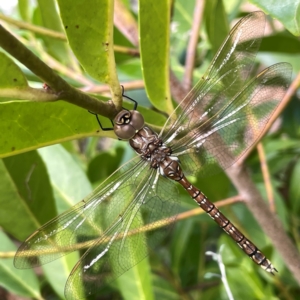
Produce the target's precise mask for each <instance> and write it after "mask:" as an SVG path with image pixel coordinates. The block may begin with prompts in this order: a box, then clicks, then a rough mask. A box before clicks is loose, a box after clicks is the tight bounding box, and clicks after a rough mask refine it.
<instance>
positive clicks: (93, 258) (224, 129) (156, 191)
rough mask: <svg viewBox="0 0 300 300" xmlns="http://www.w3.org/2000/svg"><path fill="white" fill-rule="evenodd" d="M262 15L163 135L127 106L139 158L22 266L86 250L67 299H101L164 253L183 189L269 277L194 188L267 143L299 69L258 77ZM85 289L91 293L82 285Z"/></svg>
mask: <svg viewBox="0 0 300 300" xmlns="http://www.w3.org/2000/svg"><path fill="white" fill-rule="evenodd" d="M265 22H266V20H265V14H264V13H263V12H260V11H258V12H253V13H250V14H249V15H247V16H246V17H244V18H243V19H241V20H240V21H239V22H238V23H237V24H236V25H235V26H234V27H233V28H232V30H231V31H230V33H229V35H228V36H227V38H226V39H225V41H224V42H223V44H222V45H221V47H220V49H219V50H218V52H217V53H216V55H215V57H214V58H213V60H212V63H211V64H210V66H209V68H208V70H207V71H206V73H205V74H204V75H203V77H202V78H201V79H200V80H199V82H198V83H197V84H196V85H195V87H194V88H193V89H192V90H191V91H190V92H189V93H188V94H187V96H186V97H185V98H184V99H183V100H182V102H181V103H180V104H179V105H178V106H177V108H176V109H175V110H174V112H173V113H172V114H171V115H170V116H169V118H168V119H167V121H166V123H165V125H164V126H163V128H162V130H161V131H160V133H159V134H158V133H156V132H155V131H153V130H152V129H151V128H150V127H149V126H147V125H146V124H145V122H144V119H143V116H142V115H141V114H140V113H139V112H138V111H137V110H136V107H134V109H132V110H127V109H122V110H121V111H120V112H119V113H118V114H117V115H116V117H115V118H114V120H113V124H114V127H113V130H114V132H115V134H116V136H117V137H118V138H119V139H121V140H127V141H129V145H130V146H131V147H132V148H133V149H134V150H135V152H136V153H137V156H136V157H134V158H133V159H132V160H130V161H129V162H127V163H126V164H125V165H123V166H121V167H120V168H119V169H118V170H117V171H115V172H114V173H113V174H112V175H111V176H110V177H108V178H107V179H106V181H104V182H103V183H102V184H100V186H99V187H98V188H96V190H94V191H93V192H92V194H91V195H89V196H88V197H87V198H85V199H84V200H82V201H80V202H79V203H77V204H76V205H75V206H73V207H72V208H71V209H69V210H68V211H66V212H64V213H62V214H61V215H59V216H57V217H56V218H54V219H52V220H50V221H49V222H48V223H46V224H45V225H43V226H42V227H41V228H40V229H38V230H37V231H35V232H34V233H33V234H32V235H30V236H29V237H28V238H27V239H26V240H25V242H23V243H22V244H21V246H20V247H19V249H18V250H17V253H16V255H15V259H14V264H15V266H16V267H17V268H21V269H24V268H31V267H36V266H40V265H43V264H46V263H49V262H51V261H53V260H55V259H58V258H59V257H62V256H63V255H65V254H68V253H70V252H72V251H75V250H81V251H82V256H81V258H80V259H79V261H78V262H77V263H76V265H75V266H74V268H73V270H72V271H71V274H70V275H69V277H68V279H67V283H66V286H65V297H66V299H68V300H70V299H81V298H84V297H85V296H88V295H91V294H96V293H98V292H99V291H100V290H101V288H102V287H103V285H105V284H109V283H111V282H112V281H113V280H115V279H116V278H117V277H119V276H120V275H122V274H123V273H124V272H126V271H127V270H129V269H130V268H131V267H133V266H134V265H136V264H137V263H138V262H140V261H141V260H142V259H144V258H145V257H146V256H147V255H148V247H149V248H150V249H156V248H157V247H158V245H159V244H160V243H161V242H162V241H163V240H164V238H165V237H166V235H167V234H168V232H169V230H170V228H171V227H172V224H173V223H174V221H175V220H176V214H177V213H178V208H179V204H180V199H179V196H178V188H180V185H181V186H182V188H183V189H185V190H186V192H187V193H188V194H189V195H190V196H191V198H192V199H193V200H194V201H195V202H196V204H197V205H198V206H200V207H201V208H202V209H203V210H204V211H205V212H206V213H207V214H208V215H209V216H210V217H211V218H212V219H213V220H214V221H215V222H216V223H217V224H218V225H219V226H220V227H221V228H222V229H223V230H224V231H225V232H226V233H227V234H228V235H229V236H230V237H231V238H232V239H233V240H234V241H235V242H236V244H237V245H238V246H239V247H240V248H241V249H242V250H243V251H244V252H245V254H246V255H248V256H249V257H250V258H251V259H252V260H253V261H254V262H255V263H256V264H258V265H259V266H261V267H262V268H263V269H264V270H265V271H267V272H269V273H271V274H274V272H277V270H276V268H275V267H274V266H273V265H272V263H271V262H270V260H269V259H268V258H266V256H265V255H264V254H263V253H262V252H261V251H260V250H259V249H258V247H256V246H255V244H254V243H253V242H251V241H250V240H249V239H248V238H246V237H245V236H244V235H243V234H242V233H241V231H240V230H239V229H238V228H237V227H236V226H234V225H233V223H232V222H231V221H230V220H228V218H227V217H226V216H225V215H224V214H223V213H222V212H221V211H220V210H219V209H218V208H217V207H216V206H215V205H214V204H213V203H212V202H211V201H210V200H209V199H208V198H207V197H206V196H205V195H204V194H203V193H202V192H201V190H199V189H198V188H197V187H195V186H194V185H193V184H192V183H190V182H189V180H188V179H187V176H188V175H193V176H206V175H208V174H213V173H215V172H217V171H218V170H221V169H226V168H227V167H229V166H231V165H232V164H233V163H234V162H236V161H237V160H238V159H239V158H241V157H242V156H243V155H244V154H245V152H246V151H247V150H248V149H249V147H251V146H252V145H253V144H254V143H256V142H257V141H258V139H259V138H260V137H261V135H262V133H263V131H264V129H265V127H266V124H267V123H268V121H269V120H270V118H271V116H272V114H273V113H274V111H275V109H276V108H277V106H278V105H279V103H280V102H281V100H282V98H283V97H284V95H285V93H286V90H287V88H288V86H289V84H290V80H291V73H292V67H291V65H290V64H288V63H278V64H275V65H273V66H270V67H269V68H267V69H265V70H263V71H262V72H261V73H259V74H258V75H257V76H255V77H254V78H251V76H250V75H251V72H252V68H253V65H254V63H255V57H256V54H257V51H258V49H259V46H260V43H261V39H262V36H263V33H264V27H265ZM79 287H82V288H79Z"/></svg>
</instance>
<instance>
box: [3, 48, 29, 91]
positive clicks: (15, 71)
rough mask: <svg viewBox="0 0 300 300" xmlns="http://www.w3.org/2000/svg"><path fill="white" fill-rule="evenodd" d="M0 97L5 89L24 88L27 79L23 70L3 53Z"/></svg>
mask: <svg viewBox="0 0 300 300" xmlns="http://www.w3.org/2000/svg"><path fill="white" fill-rule="evenodd" d="M0 66H1V68H0V96H1V89H3V88H24V87H27V86H28V83H27V79H26V77H25V76H24V74H23V72H22V71H21V69H20V68H19V67H18V66H17V65H16V64H15V63H14V61H13V60H12V59H11V58H9V57H8V56H7V55H6V54H4V53H3V52H0Z"/></svg>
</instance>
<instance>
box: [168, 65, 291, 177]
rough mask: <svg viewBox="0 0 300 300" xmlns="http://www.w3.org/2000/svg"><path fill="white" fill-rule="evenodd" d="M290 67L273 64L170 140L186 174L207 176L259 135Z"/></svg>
mask: <svg viewBox="0 0 300 300" xmlns="http://www.w3.org/2000/svg"><path fill="white" fill-rule="evenodd" d="M291 74H292V67H291V65H290V64H288V63H279V64H276V65H273V66H271V67H269V68H267V69H265V70H264V71H263V72H261V73H260V74H259V75H258V76H257V77H256V78H254V79H253V80H251V81H250V82H249V83H248V84H246V86H244V88H243V89H242V90H241V92H239V93H237V95H236V96H235V97H233V99H232V100H231V102H227V103H225V105H224V106H223V107H222V108H220V110H219V111H218V112H216V113H215V114H214V115H212V116H209V117H207V116H206V115H205V114H203V115H202V116H200V119H205V121H203V122H199V123H193V126H192V127H189V125H188V124H185V126H186V125H187V128H188V132H189V133H188V134H185V135H184V136H182V137H180V136H181V134H178V137H180V138H179V139H174V140H172V141H170V143H169V145H170V146H171V148H172V150H173V154H174V155H176V156H178V158H179V159H180V162H181V164H182V167H183V169H184V170H185V172H186V173H189V174H195V173H197V172H199V171H200V173H198V174H199V175H200V176H201V175H204V174H205V175H207V174H210V173H213V172H215V171H216V170H218V168H219V167H222V168H223V169H224V168H226V167H228V166H230V165H231V164H232V163H233V162H234V161H236V160H237V159H238V158H239V157H241V156H242V155H243V154H244V153H245V150H247V148H248V147H249V146H250V145H252V144H253V143H254V142H255V141H256V140H257V139H258V138H259V137H260V135H261V133H262V131H263V129H264V128H265V126H266V124H267V123H268V121H269V119H270V117H271V116H272V114H273V112H274V110H275V108H276V107H277V106H278V104H279V103H280V101H281V100H282V98H283V97H284V95H285V93H286V90H287V88H288V86H289V84H290V80H291Z"/></svg>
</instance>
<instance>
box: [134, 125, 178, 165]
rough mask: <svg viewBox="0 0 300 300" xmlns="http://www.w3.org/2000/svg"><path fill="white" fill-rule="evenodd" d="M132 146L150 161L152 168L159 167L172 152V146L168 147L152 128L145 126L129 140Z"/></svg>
mask: <svg viewBox="0 0 300 300" xmlns="http://www.w3.org/2000/svg"><path fill="white" fill-rule="evenodd" d="M129 144H130V146H131V147H132V148H133V149H134V151H135V152H136V153H137V154H139V155H140V156H141V157H142V158H143V159H144V160H147V161H149V162H150V166H151V167H152V168H155V169H157V168H159V167H160V164H161V162H162V161H164V160H165V159H166V158H167V157H169V156H170V155H171V154H172V150H171V148H169V147H167V146H166V145H165V144H164V143H163V142H162V140H161V139H160V138H159V137H158V135H157V133H156V132H154V131H153V130H152V129H151V128H149V127H147V126H144V127H143V128H142V129H140V130H139V131H138V132H137V133H136V134H135V135H134V137H133V138H132V139H130V141H129Z"/></svg>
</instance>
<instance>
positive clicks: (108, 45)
mask: <svg viewBox="0 0 300 300" xmlns="http://www.w3.org/2000/svg"><path fill="white" fill-rule="evenodd" d="M57 2H58V5H59V9H60V15H61V18H62V22H63V26H64V28H65V32H66V35H67V38H68V41H69V44H70V46H71V48H72V50H73V52H74V54H75V55H76V57H77V59H78V60H79V61H80V63H81V65H82V66H83V68H84V69H85V71H86V72H87V73H88V74H89V75H91V76H92V77H94V78H95V79H97V80H98V81H100V82H106V83H110V84H111V80H112V75H113V74H115V71H114V69H113V68H114V52H113V36H112V28H113V25H112V22H113V1H109V0H94V1H92V3H89V4H88V5H87V4H86V2H84V1H75V2H74V1H72V0H58V1H57ZM83 12H84V13H83Z"/></svg>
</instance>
